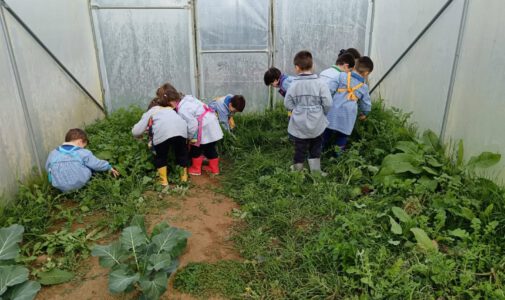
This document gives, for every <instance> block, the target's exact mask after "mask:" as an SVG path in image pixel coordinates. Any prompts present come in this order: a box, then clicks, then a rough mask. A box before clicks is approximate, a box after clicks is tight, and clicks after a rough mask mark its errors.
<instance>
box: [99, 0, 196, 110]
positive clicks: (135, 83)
mask: <svg viewBox="0 0 505 300" xmlns="http://www.w3.org/2000/svg"><path fill="white" fill-rule="evenodd" d="M92 8H93V15H94V22H95V28H96V33H97V45H98V47H99V50H100V55H101V62H102V77H103V79H104V88H105V98H106V103H107V108H108V110H109V111H112V110H116V109H118V108H120V107H126V106H129V105H131V104H139V105H141V106H147V103H148V102H149V101H150V100H151V99H152V98H153V97H154V96H155V92H156V89H157V88H158V87H159V86H160V85H161V84H163V83H164V82H167V81H168V82H171V83H172V84H173V85H174V86H175V87H176V88H177V89H179V90H181V91H182V92H184V93H188V94H190V93H194V91H195V87H194V63H193V61H194V60H193V56H194V51H193V50H192V49H193V40H192V32H191V30H192V28H191V26H192V25H191V10H190V7H189V6H188V1H110V0H109V1H107V0H94V1H93V2H92Z"/></svg>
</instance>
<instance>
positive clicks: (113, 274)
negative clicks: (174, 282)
mask: <svg viewBox="0 0 505 300" xmlns="http://www.w3.org/2000/svg"><path fill="white" fill-rule="evenodd" d="M189 236H190V234H189V232H187V231H184V230H182V229H178V228H175V227H170V226H169V225H168V224H167V223H166V222H163V223H159V224H157V225H156V226H155V227H154V229H153V231H152V233H151V234H150V235H148V234H147V231H146V228H145V225H144V218H143V217H141V216H135V217H134V218H133V221H132V224H131V226H129V227H126V228H125V229H124V230H123V232H122V233H121V236H120V238H119V240H117V241H115V242H113V243H112V244H110V245H105V246H100V245H97V246H95V247H94V248H93V249H92V252H91V254H92V255H93V256H98V257H99V262H100V265H101V266H102V267H106V268H110V273H109V290H110V291H111V292H112V293H122V292H130V291H132V290H134V289H137V290H140V291H141V292H142V296H141V299H159V298H160V296H161V295H163V293H164V292H165V291H166V290H167V281H168V276H169V274H170V273H172V272H174V271H175V270H176V269H177V266H178V264H179V261H178V259H177V258H178V257H179V256H180V255H181V254H182V252H183V251H184V249H185V247H186V243H187V238H188V237H189Z"/></svg>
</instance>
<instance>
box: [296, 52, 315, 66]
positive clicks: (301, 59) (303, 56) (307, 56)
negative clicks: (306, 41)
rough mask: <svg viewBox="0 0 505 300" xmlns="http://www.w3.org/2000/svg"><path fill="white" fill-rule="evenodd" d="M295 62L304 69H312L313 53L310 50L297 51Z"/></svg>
mask: <svg viewBox="0 0 505 300" xmlns="http://www.w3.org/2000/svg"><path fill="white" fill-rule="evenodd" d="M293 63H294V65H295V66H298V67H299V68H300V69H301V70H302V71H307V70H310V69H312V54H311V53H310V52H309V51H306V50H302V51H300V52H298V53H296V55H295V58H294V59H293Z"/></svg>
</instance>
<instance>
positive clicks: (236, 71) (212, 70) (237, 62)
mask: <svg viewBox="0 0 505 300" xmlns="http://www.w3.org/2000/svg"><path fill="white" fill-rule="evenodd" d="M267 68H268V56H267V54H266V53H215V54H214V53H212V54H210V53H208V54H205V55H203V56H202V73H203V76H202V79H203V82H204V90H203V93H204V95H205V97H206V98H213V97H215V96H224V95H226V94H241V95H244V97H245V98H246V101H247V102H246V103H247V105H246V108H245V111H246V112H251V111H260V110H264V109H265V108H266V107H268V89H267V88H266V87H265V84H264V83H263V74H264V72H265V70H266V69H267Z"/></svg>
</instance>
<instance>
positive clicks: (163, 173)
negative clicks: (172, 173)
mask: <svg viewBox="0 0 505 300" xmlns="http://www.w3.org/2000/svg"><path fill="white" fill-rule="evenodd" d="M158 175H160V184H161V185H162V186H167V185H168V172H167V167H162V168H159V169H158Z"/></svg>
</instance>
